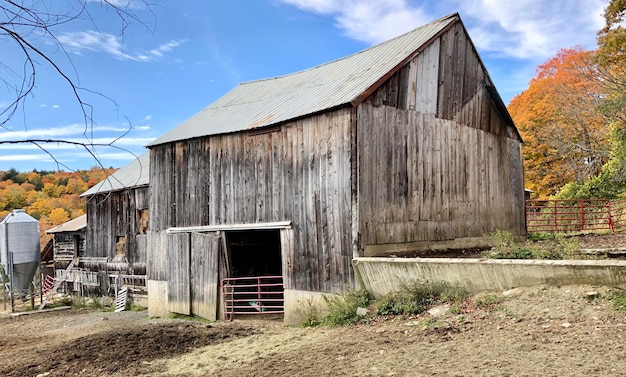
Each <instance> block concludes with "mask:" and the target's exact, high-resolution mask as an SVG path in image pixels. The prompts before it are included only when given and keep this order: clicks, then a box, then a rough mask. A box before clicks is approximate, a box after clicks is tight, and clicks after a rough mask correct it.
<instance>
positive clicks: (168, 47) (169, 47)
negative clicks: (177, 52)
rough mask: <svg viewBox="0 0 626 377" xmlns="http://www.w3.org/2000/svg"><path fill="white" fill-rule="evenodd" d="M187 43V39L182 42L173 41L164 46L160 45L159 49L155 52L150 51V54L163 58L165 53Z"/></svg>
mask: <svg viewBox="0 0 626 377" xmlns="http://www.w3.org/2000/svg"><path fill="white" fill-rule="evenodd" d="M185 42H186V40H185V39H181V40H178V41H171V42H169V43H165V44H162V45H160V46H159V47H157V48H155V49H153V50H150V53H151V54H152V55H154V56H159V57H161V56H163V53H164V52H169V51H171V50H172V49H174V48H176V47H178V46H180V45H181V44H183V43H185Z"/></svg>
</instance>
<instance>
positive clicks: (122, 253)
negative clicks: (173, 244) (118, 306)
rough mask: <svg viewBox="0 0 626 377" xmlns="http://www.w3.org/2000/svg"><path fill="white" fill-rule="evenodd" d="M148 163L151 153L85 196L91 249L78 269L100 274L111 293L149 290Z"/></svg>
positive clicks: (101, 183) (95, 187) (104, 286)
mask: <svg viewBox="0 0 626 377" xmlns="http://www.w3.org/2000/svg"><path fill="white" fill-rule="evenodd" d="M149 162H150V159H149V154H148V152H146V153H144V154H142V155H141V156H139V157H138V158H137V159H134V160H132V161H131V162H130V163H129V164H127V165H126V166H124V167H122V168H121V169H119V170H118V171H116V172H115V173H113V174H112V175H110V176H109V177H107V178H105V179H104V180H103V181H102V182H100V183H98V184H97V185H95V186H93V187H92V188H91V189H89V190H87V191H86V192H84V193H83V194H82V195H81V197H84V198H85V199H86V204H87V215H86V216H87V226H86V246H85V252H84V255H82V256H81V257H80V259H79V263H78V265H77V266H78V267H79V268H82V269H85V270H88V271H91V272H93V273H97V274H98V280H99V284H100V285H101V287H102V288H103V290H105V291H108V292H109V293H112V292H113V291H114V288H115V287H114V285H117V286H118V287H119V286H123V285H126V286H129V287H130V288H132V289H135V290H138V291H145V285H146V283H145V281H146V264H147V263H146V256H147V252H146V246H147V230H148V222H149V221H148V219H149V213H148V205H149V195H150V192H149V187H148V179H149V171H150V169H149ZM103 293H105V292H103ZM144 293H145V292H144Z"/></svg>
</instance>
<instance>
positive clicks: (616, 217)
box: [526, 199, 626, 233]
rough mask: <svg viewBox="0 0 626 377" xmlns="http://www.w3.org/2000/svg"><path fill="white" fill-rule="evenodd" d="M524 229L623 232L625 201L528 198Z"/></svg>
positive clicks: (625, 219) (625, 211)
mask: <svg viewBox="0 0 626 377" xmlns="http://www.w3.org/2000/svg"><path fill="white" fill-rule="evenodd" d="M526 229H527V230H528V232H529V233H533V232H551V233H566V232H601V231H610V232H622V231H624V230H626V200H608V199H577V200H527V201H526Z"/></svg>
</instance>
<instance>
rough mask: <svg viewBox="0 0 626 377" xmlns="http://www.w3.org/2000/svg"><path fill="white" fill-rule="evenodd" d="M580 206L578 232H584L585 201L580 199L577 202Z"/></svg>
mask: <svg viewBox="0 0 626 377" xmlns="http://www.w3.org/2000/svg"><path fill="white" fill-rule="evenodd" d="M578 203H579V204H580V220H581V221H580V230H581V231H582V230H585V201H584V200H582V199H580V200H579V201H578Z"/></svg>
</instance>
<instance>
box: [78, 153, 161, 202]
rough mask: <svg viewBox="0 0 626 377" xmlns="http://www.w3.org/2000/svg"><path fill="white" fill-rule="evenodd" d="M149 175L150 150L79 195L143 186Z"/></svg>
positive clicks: (146, 182)
mask: <svg viewBox="0 0 626 377" xmlns="http://www.w3.org/2000/svg"><path fill="white" fill-rule="evenodd" d="M149 177H150V152H145V153H144V154H142V155H141V156H139V157H138V158H136V159H134V160H132V161H131V162H130V163H129V164H128V165H126V166H124V167H123V168H121V169H120V170H118V171H116V172H115V173H113V174H111V175H110V176H108V177H107V178H105V179H103V180H102V181H101V182H100V183H98V184H97V185H95V186H93V187H92V188H90V189H89V190H87V191H85V192H84V193H82V194H81V195H80V196H81V197H82V196H89V195H93V194H98V193H101V192H110V191H119V190H123V189H126V188H131V187H137V186H145V185H147V184H148V181H149Z"/></svg>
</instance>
